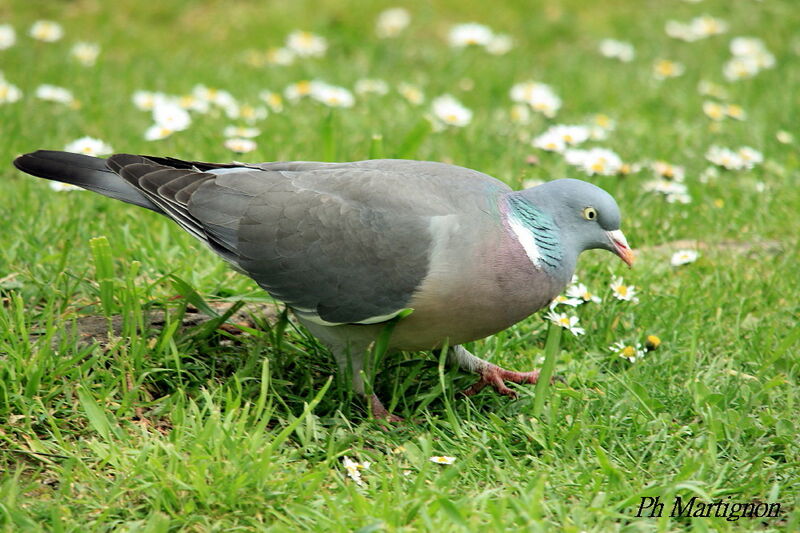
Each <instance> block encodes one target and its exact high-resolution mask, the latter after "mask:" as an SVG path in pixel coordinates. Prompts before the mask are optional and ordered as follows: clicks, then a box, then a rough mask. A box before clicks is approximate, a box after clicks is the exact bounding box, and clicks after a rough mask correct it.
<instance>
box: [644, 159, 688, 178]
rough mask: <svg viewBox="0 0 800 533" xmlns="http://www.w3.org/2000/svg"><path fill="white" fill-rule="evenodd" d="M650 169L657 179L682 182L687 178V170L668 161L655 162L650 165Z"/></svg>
mask: <svg viewBox="0 0 800 533" xmlns="http://www.w3.org/2000/svg"><path fill="white" fill-rule="evenodd" d="M650 168H651V169H652V170H653V174H655V176H656V177H657V178H662V179H665V180H672V181H680V182H682V181H683V180H684V179H685V177H686V169H685V168H683V167H682V166H679V165H673V164H671V163H667V162H666V161H653V162H652V163H651V164H650Z"/></svg>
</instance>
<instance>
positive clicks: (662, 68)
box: [653, 59, 686, 80]
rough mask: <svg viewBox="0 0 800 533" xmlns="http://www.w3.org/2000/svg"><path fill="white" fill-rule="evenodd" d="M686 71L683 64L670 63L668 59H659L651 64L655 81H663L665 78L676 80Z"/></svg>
mask: <svg viewBox="0 0 800 533" xmlns="http://www.w3.org/2000/svg"><path fill="white" fill-rule="evenodd" d="M685 71H686V67H684V66H683V63H679V62H677V61H670V60H669V59H659V60H657V61H656V62H655V63H653V76H654V77H655V78H656V79H657V80H665V79H667V78H677V77H678V76H681V75H682V74H683V73H684V72H685Z"/></svg>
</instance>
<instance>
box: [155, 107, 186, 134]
mask: <svg viewBox="0 0 800 533" xmlns="http://www.w3.org/2000/svg"><path fill="white" fill-rule="evenodd" d="M153 120H154V121H155V123H156V124H157V125H159V126H163V127H164V128H167V129H169V130H171V131H182V130H185V129H186V128H188V127H189V125H190V124H191V123H192V118H191V117H190V116H189V113H187V112H186V110H185V109H183V108H182V107H181V106H179V105H178V104H176V103H173V102H163V101H159V102H157V103H156V105H155V107H153Z"/></svg>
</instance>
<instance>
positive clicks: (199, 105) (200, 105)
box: [174, 94, 210, 114]
mask: <svg viewBox="0 0 800 533" xmlns="http://www.w3.org/2000/svg"><path fill="white" fill-rule="evenodd" d="M174 102H175V103H176V104H177V105H179V106H181V107H182V108H183V109H185V110H186V111H194V112H195V113H201V114H205V113H208V110H209V109H210V103H209V101H208V100H202V99H200V98H198V97H197V95H195V94H182V95H181V96H179V97H177V98H175V99H174Z"/></svg>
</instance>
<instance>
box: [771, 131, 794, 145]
mask: <svg viewBox="0 0 800 533" xmlns="http://www.w3.org/2000/svg"><path fill="white" fill-rule="evenodd" d="M775 138H776V139H778V142H779V143H781V144H792V143H793V142H794V135H792V134H791V133H789V132H788V131H786V130H778V131H776V132H775Z"/></svg>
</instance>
